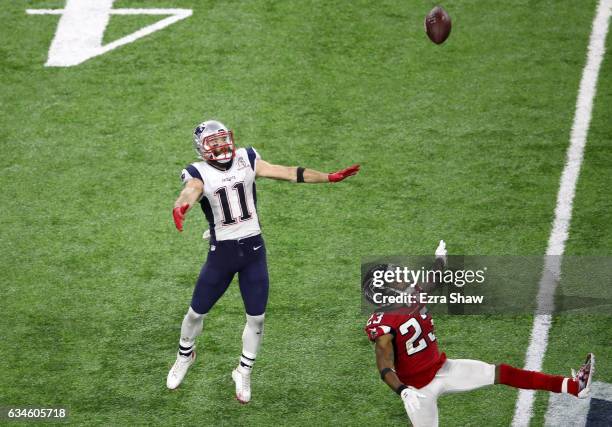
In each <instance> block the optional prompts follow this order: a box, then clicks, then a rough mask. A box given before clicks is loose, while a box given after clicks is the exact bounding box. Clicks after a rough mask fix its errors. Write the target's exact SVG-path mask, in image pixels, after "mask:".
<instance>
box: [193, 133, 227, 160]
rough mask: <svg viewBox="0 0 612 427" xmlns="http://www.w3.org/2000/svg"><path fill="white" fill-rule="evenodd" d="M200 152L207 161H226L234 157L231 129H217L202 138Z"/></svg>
mask: <svg viewBox="0 0 612 427" xmlns="http://www.w3.org/2000/svg"><path fill="white" fill-rule="evenodd" d="M200 153H201V155H202V158H203V159H204V160H206V161H209V162H218V163H227V162H229V161H230V160H232V159H233V158H234V135H233V133H232V131H231V130H230V131H223V130H221V131H219V132H217V133H215V134H212V135H208V136H206V137H204V138H202V143H201V148H200Z"/></svg>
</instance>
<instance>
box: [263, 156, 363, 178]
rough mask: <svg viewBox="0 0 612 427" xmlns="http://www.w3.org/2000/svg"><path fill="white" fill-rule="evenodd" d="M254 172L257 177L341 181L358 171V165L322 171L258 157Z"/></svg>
mask: <svg viewBox="0 0 612 427" xmlns="http://www.w3.org/2000/svg"><path fill="white" fill-rule="evenodd" d="M255 172H256V174H257V176H258V177H263V178H272V179H278V180H283V181H291V182H305V183H309V184H315V183H323V182H338V181H342V180H343V179H346V178H348V177H349V176H353V175H355V174H356V173H357V172H359V165H353V166H350V167H348V168H346V169H342V170H340V171H338V172H333V173H324V172H319V171H316V170H314V169H306V168H302V167H299V166H298V167H296V166H281V165H273V164H272V163H268V162H266V161H264V160H261V159H260V160H258V161H257V164H256V166H255Z"/></svg>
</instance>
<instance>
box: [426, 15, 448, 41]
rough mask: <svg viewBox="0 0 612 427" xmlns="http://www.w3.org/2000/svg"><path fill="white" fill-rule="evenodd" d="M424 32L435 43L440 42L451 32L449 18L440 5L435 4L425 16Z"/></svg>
mask: <svg viewBox="0 0 612 427" xmlns="http://www.w3.org/2000/svg"><path fill="white" fill-rule="evenodd" d="M425 32H426V33H427V37H429V38H430V40H431V41H432V42H434V43H435V44H442V43H444V41H445V40H446V39H447V38H448V36H449V35H450V32H451V18H450V16H448V13H447V12H446V11H445V10H444V9H443V8H442V6H436V7H434V8H433V9H431V11H430V12H429V13H428V14H427V16H426V17H425Z"/></svg>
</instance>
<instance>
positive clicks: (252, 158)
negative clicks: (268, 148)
mask: <svg viewBox="0 0 612 427" xmlns="http://www.w3.org/2000/svg"><path fill="white" fill-rule="evenodd" d="M246 152H247V156H248V157H249V163H250V164H251V169H253V170H255V159H257V157H258V156H257V151H255V149H254V148H253V147H249V148H247V149H246Z"/></svg>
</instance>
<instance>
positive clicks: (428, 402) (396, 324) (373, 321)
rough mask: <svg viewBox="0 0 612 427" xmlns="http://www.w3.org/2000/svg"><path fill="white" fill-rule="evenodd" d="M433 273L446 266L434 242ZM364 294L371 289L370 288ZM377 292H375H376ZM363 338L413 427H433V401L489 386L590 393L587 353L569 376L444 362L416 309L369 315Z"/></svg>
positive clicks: (421, 309)
mask: <svg viewBox="0 0 612 427" xmlns="http://www.w3.org/2000/svg"><path fill="white" fill-rule="evenodd" d="M435 262H436V265H435V267H436V268H443V267H444V265H445V264H446V245H445V243H444V241H440V245H439V246H438V249H436V261H435ZM381 268H384V269H388V268H389V266H387V265H384V266H381V265H379V266H376V267H374V268H373V269H371V270H370V271H369V272H368V273H367V274H366V277H365V280H364V294H365V295H366V298H368V296H371V295H372V294H371V292H369V291H368V286H369V284H370V283H372V280H371V278H372V275H373V270H377V269H381ZM431 286H434V285H433V284H420V285H418V286H416V287H412V288H411V287H409V286H408V287H406V284H404V283H402V284H396V285H394V286H392V287H391V288H389V287H387V289H383V291H385V290H386V291H390V292H391V293H395V294H401V293H411V292H418V291H419V290H421V289H423V288H429V287H431ZM369 290H372V288H371V287H370V289H369ZM377 291H379V292H380V291H381V288H378V289H377ZM365 331H366V334H367V335H368V338H369V339H370V340H371V341H373V342H375V352H376V366H377V368H378V371H379V372H380V377H381V379H382V380H383V381H384V382H385V383H386V384H387V385H388V386H389V387H390V388H391V389H392V390H394V391H395V392H396V393H397V394H399V395H400V397H401V398H402V401H403V402H404V408H405V409H406V412H407V414H408V417H409V418H410V421H411V422H412V424H413V425H414V426H415V427H421V426H423V427H425V426H426V427H430V426H437V425H438V397H439V396H441V395H443V394H445V393H454V392H461V391H469V390H474V389H477V388H480V387H484V386H487V385H492V384H505V385H508V386H511V387H516V388H523V389H532V390H547V391H552V392H554V393H568V394H572V395H574V396H577V397H579V398H585V397H587V396H588V394H589V392H590V386H591V379H592V377H593V373H594V371H595V356H594V355H593V354H592V353H589V354H588V355H587V358H586V362H585V364H584V365H582V367H581V368H580V370H579V371H578V374H575V375H574V374H573V372H572V377H563V376H557V375H549V374H544V373H541V372H534V371H526V370H524V369H519V368H515V367H512V366H510V365H505V364H500V365H492V364H489V363H486V362H481V361H479V360H468V359H448V358H447V357H446V355H445V354H444V353H440V351H439V350H438V344H437V341H436V336H435V335H434V330H433V319H432V318H431V315H430V314H429V313H428V312H427V308H426V307H425V306H422V305H400V304H395V305H393V306H392V307H386V311H384V312H376V313H374V314H372V315H371V316H370V318H369V319H368V322H367V324H366V326H365Z"/></svg>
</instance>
